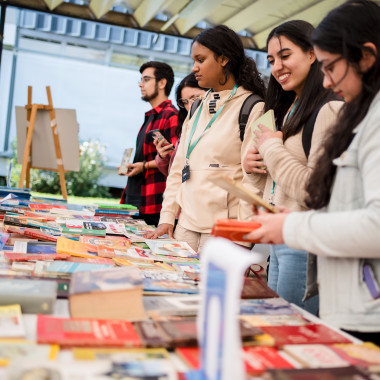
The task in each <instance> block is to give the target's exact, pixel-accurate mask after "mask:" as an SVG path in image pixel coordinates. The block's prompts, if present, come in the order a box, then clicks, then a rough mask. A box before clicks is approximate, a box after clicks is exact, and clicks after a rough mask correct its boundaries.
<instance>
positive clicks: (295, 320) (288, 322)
mask: <svg viewBox="0 0 380 380" xmlns="http://www.w3.org/2000/svg"><path fill="white" fill-rule="evenodd" d="M240 319H243V320H245V321H247V322H248V323H250V324H251V325H252V326H303V325H308V324H310V323H311V322H310V321H309V320H308V319H306V318H305V317H304V316H302V315H300V314H288V315H241V316H240Z"/></svg>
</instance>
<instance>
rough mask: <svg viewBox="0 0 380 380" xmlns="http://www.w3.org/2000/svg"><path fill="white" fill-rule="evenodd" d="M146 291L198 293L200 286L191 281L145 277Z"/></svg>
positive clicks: (144, 285)
mask: <svg viewBox="0 0 380 380" xmlns="http://www.w3.org/2000/svg"><path fill="white" fill-rule="evenodd" d="M143 287H144V292H146V291H148V292H157V293H159V292H164V293H167V292H169V293H185V294H197V293H199V288H198V286H197V285H195V284H193V283H191V282H185V281H165V280H153V279H150V278H144V279H143Z"/></svg>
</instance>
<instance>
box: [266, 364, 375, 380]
mask: <svg viewBox="0 0 380 380" xmlns="http://www.w3.org/2000/svg"><path fill="white" fill-rule="evenodd" d="M265 376H266V377H265V379H266V380H313V379H328V380H359V379H360V380H375V379H376V378H374V377H373V376H372V375H371V374H369V373H368V372H367V371H366V370H365V369H361V368H359V367H354V366H349V367H330V368H306V369H303V368H301V369H268V370H267V371H266V375H265Z"/></svg>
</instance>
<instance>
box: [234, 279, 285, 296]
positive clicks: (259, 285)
mask: <svg viewBox="0 0 380 380" xmlns="http://www.w3.org/2000/svg"><path fill="white" fill-rule="evenodd" d="M276 297H278V294H277V293H276V292H274V291H273V290H272V289H271V288H270V287H269V286H268V285H267V283H266V281H264V280H263V279H261V278H252V277H245V278H244V284H243V289H242V293H241V298H242V299H255V298H257V299H263V298H276Z"/></svg>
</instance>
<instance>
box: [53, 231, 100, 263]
mask: <svg viewBox="0 0 380 380" xmlns="http://www.w3.org/2000/svg"><path fill="white" fill-rule="evenodd" d="M56 250H57V253H66V254H68V255H73V256H78V257H85V258H94V255H93V254H91V253H90V252H89V250H88V247H87V244H86V243H82V242H80V241H76V240H72V239H67V238H65V237H62V236H61V237H59V238H58V239H57V248H56Z"/></svg>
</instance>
